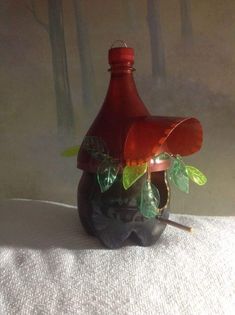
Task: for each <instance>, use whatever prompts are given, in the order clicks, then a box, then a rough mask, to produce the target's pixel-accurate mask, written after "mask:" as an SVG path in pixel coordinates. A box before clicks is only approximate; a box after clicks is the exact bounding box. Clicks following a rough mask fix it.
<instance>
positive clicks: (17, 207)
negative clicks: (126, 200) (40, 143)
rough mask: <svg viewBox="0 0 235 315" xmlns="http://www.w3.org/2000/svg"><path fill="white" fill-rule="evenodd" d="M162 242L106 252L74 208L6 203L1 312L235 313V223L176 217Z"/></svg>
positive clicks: (0, 219)
mask: <svg viewBox="0 0 235 315" xmlns="http://www.w3.org/2000/svg"><path fill="white" fill-rule="evenodd" d="M171 218H172V219H174V220H177V221H179V222H181V223H183V224H188V225H191V226H193V227H194V232H193V233H191V234H190V233H186V232H183V231H181V230H178V229H175V228H173V227H167V228H166V230H165V232H164V234H163V235H162V237H161V239H160V240H159V242H158V244H156V245H155V246H153V247H148V248H142V247H138V246H131V245H130V244H129V245H128V246H126V247H124V248H122V249H119V250H107V249H104V248H103V247H102V246H101V245H100V243H99V242H98V241H97V240H96V239H95V238H92V237H88V236H87V235H86V234H85V232H84V231H83V229H82V227H81V225H80V223H79V221H78V216H77V212H76V209H74V207H72V206H70V207H68V206H65V205H64V206H63V205H56V204H50V203H45V202H39V201H19V200H11V201H1V202H0V285H1V287H0V314H4V315H5V314H7V315H11V314H17V315H18V314H19V315H21V314H25V315H26V314H40V315H41V314H56V315H60V314H69V315H70V314H84V315H89V314H92V315H96V314H102V315H106V314H107V315H112V314H115V315H116V314H120V315H125V314H135V315H137V314H146V315H151V314H154V315H155V314H160V315H161V314H167V315H171V314H174V315H177V314H180V315H181V314H186V315H190V314H200V315H203V314H205V315H210V314H213V315H215V314H227V315H233V314H235V220H234V218H233V217H227V218H224V217H199V216H189V215H187V216H186V215H184V216H182V215H171Z"/></svg>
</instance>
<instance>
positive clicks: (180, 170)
mask: <svg viewBox="0 0 235 315" xmlns="http://www.w3.org/2000/svg"><path fill="white" fill-rule="evenodd" d="M168 176H169V179H170V180H171V181H172V182H173V183H174V184H175V185H176V187H178V188H179V189H180V190H181V191H183V192H186V193H189V177H188V174H187V171H186V167H185V165H184V162H183V161H182V159H181V157H180V156H177V157H176V158H174V159H172V165H171V167H170V169H169V171H168Z"/></svg>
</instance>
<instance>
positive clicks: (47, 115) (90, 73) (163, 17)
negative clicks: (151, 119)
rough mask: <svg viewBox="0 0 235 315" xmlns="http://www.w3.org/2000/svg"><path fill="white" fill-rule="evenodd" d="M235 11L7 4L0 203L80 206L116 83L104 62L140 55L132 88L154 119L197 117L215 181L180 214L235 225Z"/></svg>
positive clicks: (27, 1)
mask: <svg viewBox="0 0 235 315" xmlns="http://www.w3.org/2000/svg"><path fill="white" fill-rule="evenodd" d="M234 29H235V2H234V1H233V0H224V1H221V0H119V1H115V0H86V1H85V0H63V1H62V0H21V1H19V0H1V1H0V69H1V75H0V89H1V93H0V98H1V102H0V144H1V147H0V150H1V151H0V153H1V154H0V174H1V181H0V197H1V198H32V199H46V200H54V201H60V202H67V203H73V204H75V200H76V186H77V182H78V180H79V177H80V174H81V172H80V171H78V170H77V169H76V158H71V159H65V158H62V157H61V156H60V152H61V150H63V149H64V148H66V147H67V146H69V145H71V144H72V145H73V144H79V143H80V142H81V139H82V138H83V136H84V133H85V131H86V130H87V128H88V127H89V126H90V124H91V122H92V120H93V119H94V117H95V115H96V114H97V112H98V110H99V108H100V106H101V104H102V102H103V99H104V97H105V93H106V90H107V87H108V82H109V73H108V72H107V69H108V62H107V53H108V49H109V48H110V46H111V44H112V42H113V41H115V40H116V39H124V40H125V41H126V42H127V44H128V45H129V46H131V47H133V48H134V49H135V54H136V57H135V60H136V61H135V67H136V69H137V71H136V72H135V80H136V83H137V88H138V90H139V94H140V96H141V98H142V99H143V101H144V103H145V104H146V105H147V106H148V107H149V108H150V109H151V111H152V113H153V114H159V115H169V116H174V115H176V116H195V117H197V118H199V119H200V120H201V122H202V124H203V128H204V138H205V140H204V146H203V149H202V150H201V151H200V152H199V153H197V154H195V155H194V156H191V157H189V158H188V159H187V162H188V163H189V164H193V165H195V166H198V168H199V169H201V170H202V171H204V173H206V174H207V177H208V180H209V181H208V184H207V186H205V187H197V186H196V185H195V186H193V185H192V186H191V193H190V195H184V194H183V193H181V192H177V191H175V190H174V189H173V197H172V210H173V211H176V212H180V213H183V212H185V213H198V214H211V215H214V214H218V215H220V214H226V215H231V214H235V212H234V204H235V194H234V184H235V167H234V157H235V144H234V138H235V123H234V117H235V89H234V86H235V36H234Z"/></svg>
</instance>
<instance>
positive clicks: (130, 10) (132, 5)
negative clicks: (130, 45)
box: [124, 0, 137, 33]
mask: <svg viewBox="0 0 235 315" xmlns="http://www.w3.org/2000/svg"><path fill="white" fill-rule="evenodd" d="M124 4H125V5H126V8H127V16H128V25H130V30H131V32H132V33H135V32H136V30H137V23H136V5H137V4H136V2H134V1H133V0H124Z"/></svg>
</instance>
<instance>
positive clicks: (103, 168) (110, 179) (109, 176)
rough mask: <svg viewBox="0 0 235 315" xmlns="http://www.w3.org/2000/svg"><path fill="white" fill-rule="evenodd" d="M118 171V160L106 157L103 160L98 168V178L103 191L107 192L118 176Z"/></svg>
mask: <svg viewBox="0 0 235 315" xmlns="http://www.w3.org/2000/svg"><path fill="white" fill-rule="evenodd" d="M118 171H119V164H118V162H116V161H114V160H112V159H105V160H103V161H102V162H101V164H100V165H99V167H98V170H97V180H98V183H99V185H100V190H101V192H105V191H106V190H108V189H109V188H110V187H111V186H112V184H113V183H114V181H115V179H116V178H117V174H118Z"/></svg>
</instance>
